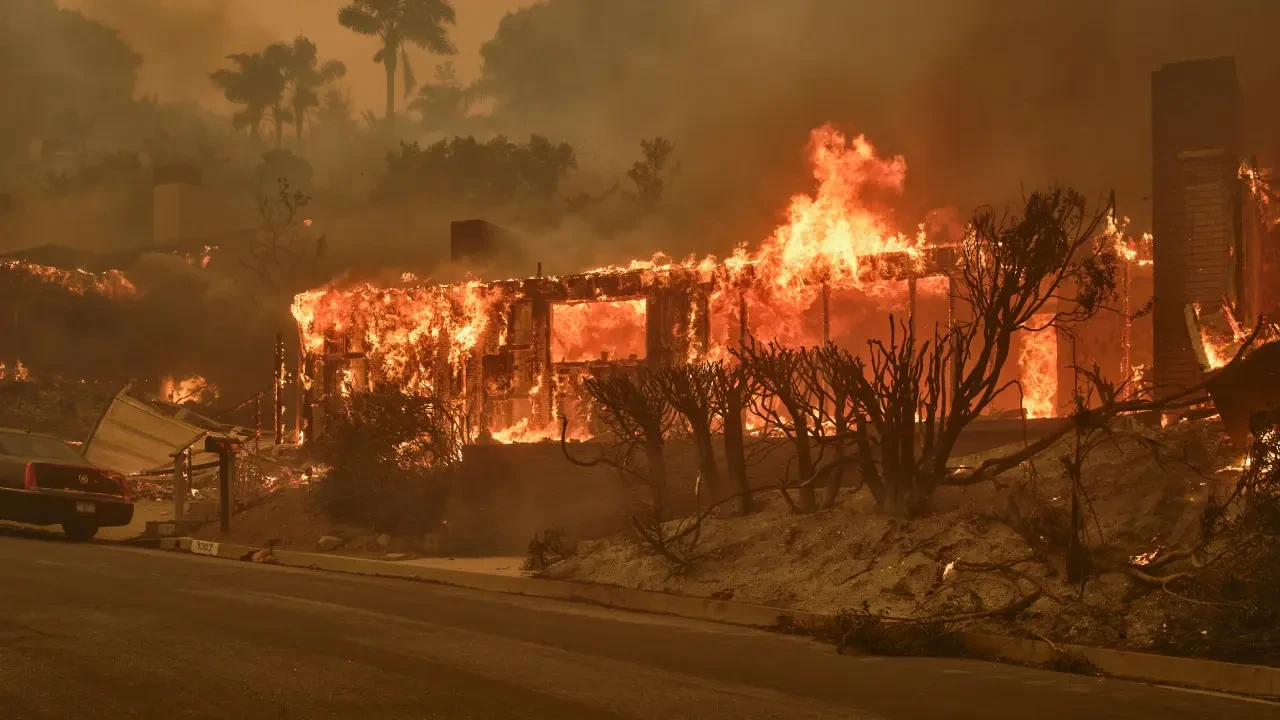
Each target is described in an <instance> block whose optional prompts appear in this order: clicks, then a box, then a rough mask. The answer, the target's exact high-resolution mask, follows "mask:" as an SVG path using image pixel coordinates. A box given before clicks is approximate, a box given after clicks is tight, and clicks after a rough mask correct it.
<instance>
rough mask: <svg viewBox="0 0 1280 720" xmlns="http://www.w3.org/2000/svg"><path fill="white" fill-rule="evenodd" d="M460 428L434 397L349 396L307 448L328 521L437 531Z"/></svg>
mask: <svg viewBox="0 0 1280 720" xmlns="http://www.w3.org/2000/svg"><path fill="white" fill-rule="evenodd" d="M463 438H464V435H463V427H462V424H461V420H460V418H459V417H458V414H457V411H456V409H455V408H454V407H453V406H452V405H450V404H449V403H448V402H447V401H442V400H440V399H439V398H434V397H423V396H418V395H407V394H405V393H402V392H400V391H399V390H398V389H396V388H387V387H380V388H375V389H374V390H372V391H371V392H368V393H363V394H361V395H360V396H359V397H358V398H355V399H353V401H352V403H351V405H350V407H349V408H348V410H347V412H346V413H344V414H342V415H339V416H338V417H336V418H335V419H334V422H333V424H332V425H331V426H330V429H329V432H328V433H326V435H325V436H324V439H323V441H322V442H321V443H320V444H319V445H318V447H316V448H315V449H314V452H315V454H316V455H317V457H318V459H320V460H321V461H322V462H324V463H326V464H327V465H329V466H330V468H331V469H330V470H329V471H328V472H327V473H326V474H325V475H324V476H323V477H322V478H320V479H318V480H316V482H315V484H314V485H313V486H312V491H313V493H314V498H315V500H316V503H317V505H318V506H319V507H320V508H321V509H322V510H324V512H325V513H326V514H328V515H329V516H330V517H331V518H333V519H334V520H336V521H339V522H347V523H352V524H355V525H357V526H360V527H365V528H369V529H371V530H375V531H377V532H382V533H389V534H393V535H397V536H409V535H416V536H421V535H422V534H423V533H427V532H434V531H438V530H439V526H440V523H441V521H442V520H443V519H444V513H445V509H446V503H447V501H448V499H449V495H450V491H451V489H452V487H453V484H454V482H455V473H456V470H457V466H458V463H459V462H460V461H461V459H462V443H463Z"/></svg>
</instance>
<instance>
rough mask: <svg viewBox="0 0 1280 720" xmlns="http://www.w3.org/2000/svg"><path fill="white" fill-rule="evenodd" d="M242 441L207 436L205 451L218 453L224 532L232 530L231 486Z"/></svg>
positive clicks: (220, 506) (220, 518)
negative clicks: (237, 452)
mask: <svg viewBox="0 0 1280 720" xmlns="http://www.w3.org/2000/svg"><path fill="white" fill-rule="evenodd" d="M239 449H240V441H239V440H236V439H234V438H227V437H206V438H205V439H204V450H205V452H215V453H218V517H219V520H220V522H221V526H222V532H223V534H224V535H225V534H226V533H228V532H231V488H232V486H233V485H234V484H235V483H234V479H235V475H236V451H237V450H239Z"/></svg>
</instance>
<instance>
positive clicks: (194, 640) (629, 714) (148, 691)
mask: <svg viewBox="0 0 1280 720" xmlns="http://www.w3.org/2000/svg"><path fill="white" fill-rule="evenodd" d="M0 567H3V574H2V575H0V577H2V578H3V580H0V716H2V717H3V718H5V719H6V720H21V719H34V718H50V719H54V718H56V719H58V720H62V719H64V718H95V719H96V718H145V719H150V718H217V719H218V720H231V719H234V720H241V719H244V720H249V719H254V718H267V719H270V720H280V719H282V718H316V719H319V718H334V719H341V720H362V719H365V718H369V719H374V718H414V719H418V720H424V719H427V718H458V719H461V718H477V719H478V718H495V719H497V718H502V719H508V718H511V719H515V718H527V719H529V720H579V719H582V720H590V719H595V718H635V719H644V720H649V719H651V718H655V719H656V718H709V719H710V718H715V719H720V718H723V719H725V720H763V719H765V718H770V719H786V720H791V719H793V718H795V719H810V718H812V719H815V720H816V719H819V718H821V719H823V720H826V719H835V718H841V719H843V720H878V719H881V718H895V719H896V718H902V719H907V718H910V719H916V718H921V719H929V720H932V719H935V718H937V719H945V718H983V719H991V720H1000V719H1003V718H1035V719H1036V720H1056V719H1059V718H1061V719H1066V718H1073V719H1074V718H1088V719H1089V720H1102V719H1104V718H1117V719H1120V718H1123V719H1124V720H1134V719H1135V718H1161V719H1162V720H1180V719H1183V718H1185V719H1187V720H1192V719H1194V720H1212V719H1214V718H1222V719H1229V720H1248V719H1250V718H1280V707H1277V706H1275V705H1270V704H1264V703H1260V702H1255V701H1247V700H1241V699H1237V698H1231V697H1225V696H1218V695H1213V694H1205V693H1195V692H1189V691H1185V690H1174V689H1168V688H1160V687H1152V686H1147V685H1142V684H1138V683H1129V682H1122V681H1117V680H1098V679H1093V678H1086V677H1080V676H1075V675H1064V674H1058V673H1051V672H1046V671H1041V670H1034V669H1029V668H1022V667H1015V666H1007V665H998V664H991V663H984V662H978V661H968V660H935V659H887V658H870V657H848V656H839V655H837V654H836V653H835V652H834V651H833V650H832V649H831V648H829V647H827V646H824V645H822V644H820V643H817V642H813V641H810V640H805V639H803V638H796V637H786V636H780V635H774V634H771V633H766V632H758V631H753V630H745V629H739V628H732V627H724V626H719V625H714V624H709V623H697V622H689V621H683V620H677V619H671V618H663V617H655V616H647V615H640V614H630V613H622V612H615V611H610V610H605V609H600V608H595V607H592V606H586V605H576V604H567V603H557V602H552V601H543V600H537V599H530V598H519V597H512V596H504V595H491V594H486V593H481V592H473V591H466V590H460V589H454V588H446V587H439V586H432V585H427V584H420V583H411V582H403V581H395V580H380V579H376V578H361V577H353V576H344V575H333V574H324V573H316V572H309V571H303V570H296V569H290V568H281V567H273V566H264V565H252V564H249V563H238V562H233V561H227V560H216V559H209V558H201V557H196V556H192V555H186V554H181V555H180V554H175V553H165V552H160V551H148V550H141V549H136V548H128V547H122V546H117V545H111V544H106V543H93V544H87V545H77V544H73V543H69V542H64V541H61V540H59V539H56V538H48V537H40V536H31V535H27V534H15V533H12V532H0Z"/></svg>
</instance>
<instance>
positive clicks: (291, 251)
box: [241, 178, 324, 299]
mask: <svg viewBox="0 0 1280 720" xmlns="http://www.w3.org/2000/svg"><path fill="white" fill-rule="evenodd" d="M257 202H258V219H259V224H258V230H257V232H256V233H255V234H254V237H253V240H252V242H251V243H250V244H249V253H248V257H246V258H244V259H243V260H242V261H241V262H242V264H243V265H244V266H245V267H246V268H248V269H249V270H251V271H252V272H253V273H254V274H255V275H256V276H257V277H258V279H259V280H260V281H261V282H262V284H263V286H264V287H266V288H267V290H268V291H270V292H272V293H276V294H279V295H282V296H284V297H286V298H290V299H292V297H293V296H294V295H295V294H297V293H298V292H299V291H301V290H302V289H303V288H302V286H303V285H304V284H305V283H307V282H308V281H309V279H310V278H309V275H310V274H311V273H313V272H314V270H315V266H316V259H317V257H318V256H319V255H320V254H321V253H322V252H323V248H324V237H323V236H320V237H315V238H313V237H311V235H310V233H309V232H308V230H307V228H308V226H309V225H310V221H309V220H308V219H307V218H306V209H307V207H308V206H309V205H310V204H311V198H310V196H308V195H306V194H305V193H302V192H300V191H298V190H294V189H293V188H292V186H291V185H290V184H289V180H288V179H286V178H280V179H279V180H277V182H276V192H275V193H274V194H271V195H262V196H260V197H258V199H257Z"/></svg>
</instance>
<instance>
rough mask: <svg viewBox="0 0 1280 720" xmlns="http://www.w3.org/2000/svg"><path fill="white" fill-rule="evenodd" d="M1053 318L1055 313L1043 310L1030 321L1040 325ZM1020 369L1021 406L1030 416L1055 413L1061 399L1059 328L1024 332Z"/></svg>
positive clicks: (1034, 325) (1034, 326) (1043, 416)
mask: <svg viewBox="0 0 1280 720" xmlns="http://www.w3.org/2000/svg"><path fill="white" fill-rule="evenodd" d="M1052 320H1053V313H1042V314H1040V315H1036V316H1034V317H1032V318H1031V323H1030V325H1031V326H1032V327H1033V328H1041V327H1044V326H1045V325H1047V324H1048V323H1049V322H1050V321H1052ZM1018 371H1019V374H1020V381H1021V383H1022V409H1023V411H1025V412H1026V415H1027V417H1028V418H1048V417H1053V416H1054V410H1055V405H1056V403H1057V399H1058V331H1057V330H1056V329H1055V328H1053V327H1047V328H1045V329H1043V330H1039V331H1038V332H1029V331H1024V332H1023V333H1022V349H1021V350H1020V351H1019V353H1018Z"/></svg>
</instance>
